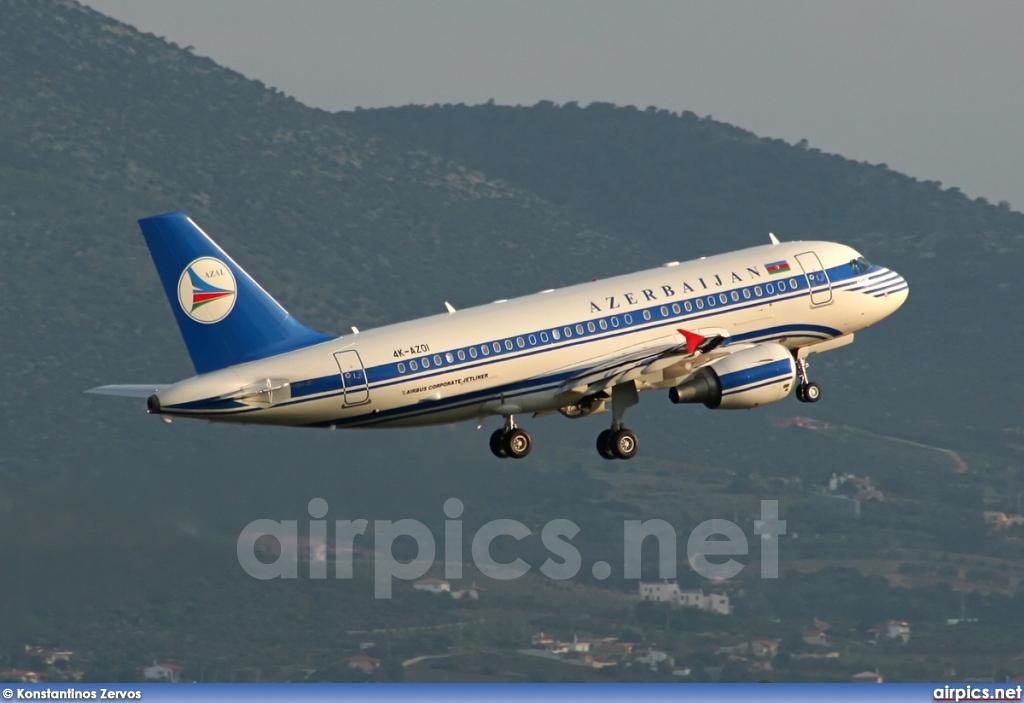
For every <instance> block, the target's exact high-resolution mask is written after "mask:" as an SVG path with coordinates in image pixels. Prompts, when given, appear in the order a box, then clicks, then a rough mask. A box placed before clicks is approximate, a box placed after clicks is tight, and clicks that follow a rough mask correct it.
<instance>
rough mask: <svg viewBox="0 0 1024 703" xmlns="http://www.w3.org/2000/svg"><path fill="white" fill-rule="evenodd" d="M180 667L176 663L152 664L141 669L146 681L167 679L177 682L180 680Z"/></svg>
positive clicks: (170, 681)
mask: <svg viewBox="0 0 1024 703" xmlns="http://www.w3.org/2000/svg"><path fill="white" fill-rule="evenodd" d="M180 673H181V667H180V666H178V665H177V664H154V665H153V666H147V667H146V668H145V669H143V670H142V676H143V678H145V679H146V680H147V681H167V682H169V683H178V681H179V680H180Z"/></svg>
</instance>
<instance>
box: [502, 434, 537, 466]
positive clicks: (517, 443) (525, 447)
mask: <svg viewBox="0 0 1024 703" xmlns="http://www.w3.org/2000/svg"><path fill="white" fill-rule="evenodd" d="M501 448H502V449H504V450H505V455H506V456H508V457H510V458H512V459H522V458H523V457H524V456H526V455H527V454H529V453H530V450H531V449H533V438H532V437H530V433H529V432H527V431H526V430H524V429H523V428H521V427H516V428H514V429H511V430H509V431H508V432H506V433H505V436H504V437H502V439H501Z"/></svg>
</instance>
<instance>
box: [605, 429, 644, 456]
mask: <svg viewBox="0 0 1024 703" xmlns="http://www.w3.org/2000/svg"><path fill="white" fill-rule="evenodd" d="M610 444H611V450H612V453H613V454H614V455H615V458H616V459H632V458H633V457H634V456H636V452H637V450H638V449H640V440H639V438H637V436H636V432H634V431H633V430H619V431H618V432H613V433H612V436H611V442H610Z"/></svg>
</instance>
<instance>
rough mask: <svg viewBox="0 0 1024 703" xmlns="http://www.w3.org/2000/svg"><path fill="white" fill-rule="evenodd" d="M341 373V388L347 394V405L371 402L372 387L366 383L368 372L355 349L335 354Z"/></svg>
mask: <svg viewBox="0 0 1024 703" xmlns="http://www.w3.org/2000/svg"><path fill="white" fill-rule="evenodd" d="M334 360H335V361H337V362H338V370H339V371H340V372H341V386H342V389H343V391H344V394H345V405H346V406H348V405H362V404H363V403H369V402H370V387H369V385H368V384H367V382H366V370H365V369H364V368H363V360H362V359H360V358H359V352H357V351H356V350H354V349H349V350H346V351H340V352H334Z"/></svg>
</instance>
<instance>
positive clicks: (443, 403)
mask: <svg viewBox="0 0 1024 703" xmlns="http://www.w3.org/2000/svg"><path fill="white" fill-rule="evenodd" d="M139 224H140V225H141V227H142V233H143V235H144V236H145V238H146V243H147V244H148V245H149V250H150V253H151V254H152V256H153V261H154V263H155V264H156V268H157V271H158V272H159V274H160V279H161V280H162V281H163V285H164V288H165V289H166V291H167V297H168V298H169V299H170V303H171V308H172V309H173V310H174V316H175V318H176V319H177V321H178V325H179V327H180V328H181V333H182V336H183V337H184V338H185V344H186V346H187V347H188V351H189V354H190V355H191V357H192V362H193V364H194V366H195V369H196V374H197V375H195V376H193V377H192V378H188V379H186V380H184V381H180V382H178V383H174V384H169V385H141V386H140V385H130V386H123V385H118V386H102V387H100V388H95V389H93V390H92V391H90V392H93V393H100V394H107V395H121V396H130V397H148V401H147V404H148V408H149V412H150V413H154V414H159V415H163V416H165V417H168V418H169V417H193V418H202V419H204V420H214V421H224V422H236V423H252V424H266V425H291V426H298V427H327V428H344V427H411V426H416V425H433V424H440V423H449V422H459V421H463V420H474V419H476V420H478V421H480V422H481V423H482V422H483V419H484V418H486V417H488V416H497V417H500V418H503V419H504V425H503V427H501V428H500V429H498V430H497V431H495V432H494V433H493V434H492V435H491V439H490V447H491V451H492V452H494V454H495V455H496V456H499V457H514V458H522V457H524V456H526V455H527V454H529V452H530V449H531V448H532V444H533V442H532V439H531V437H530V434H529V433H528V432H527V431H526V430H525V429H523V428H522V427H519V426H518V425H517V424H516V416H517V415H522V414H524V413H532V414H533V415H534V416H535V417H536V416H539V415H546V414H551V413H555V412H559V413H561V414H562V415H564V416H566V417H570V418H579V417H585V416H587V415H592V414H595V413H599V412H602V411H605V410H611V424H610V427H609V428H608V429H606V430H604V431H603V432H601V434H600V435H599V436H598V438H597V450H598V452H599V453H600V454H601V456H602V457H604V458H606V459H629V458H631V457H632V456H634V455H635V454H636V451H637V448H638V441H637V436H636V434H635V433H634V432H633V431H632V430H629V429H626V428H625V427H624V426H623V424H622V419H623V415H624V413H625V411H626V410H627V409H628V408H629V407H630V406H632V405H635V404H636V403H637V401H638V394H639V392H640V391H643V390H649V389H662V390H666V391H668V396H669V399H670V400H671V401H672V402H673V403H703V404H704V405H705V406H706V407H708V408H712V409H717V408H722V409H736V408H753V407H757V406H759V405H765V404H767V403H774V402H776V401H779V400H782V399H783V398H785V397H786V396H788V395H789V394H790V392H791V391H793V389H794V388H795V389H796V397H797V399H798V400H801V401H803V402H809V403H813V402H816V401H817V400H818V399H819V398H820V397H821V389H820V387H819V386H818V384H817V383H814V382H813V381H810V380H809V379H808V377H807V357H808V356H809V355H810V354H814V353H817V352H823V351H828V350H830V349H836V348H837V347H841V346H844V345H846V344H849V343H850V342H852V341H853V335H854V332H856V331H857V330H861V329H864V328H865V327H868V326H869V325H873V324H875V323H876V322H878V321H879V320H882V319H884V318H886V317H888V316H889V315H891V314H892V313H893V312H895V310H896V309H897V308H899V307H900V306H901V305H902V304H903V302H904V301H905V300H906V299H907V293H908V289H907V282H906V281H905V280H904V279H903V278H902V277H900V276H899V275H898V274H897V273H895V272H894V271H890V270H889V269H886V268H883V267H881V266H876V265H872V264H870V263H868V261H867V260H865V259H864V257H862V256H861V255H860V254H859V253H858V252H856V251H854V250H853V249H851V248H850V247H848V246H845V245H842V244H834V243H830V242H786V243H779V242H778V241H777V240H776V239H775V237H774V236H772V243H771V244H768V245H764V246H759V247H753V248H750V249H744V250H742V251H737V252H733V253H729V254H721V255H718V256H709V257H705V258H701V259H700V260H698V261H690V262H686V263H678V262H672V263H668V264H665V265H664V266H662V267H660V268H656V269H651V270H649V271H641V272H639V273H633V274H628V275H624V276H617V277H615V278H609V279H606V280H601V281H594V282H590V283H584V284H581V285H576V286H571V287H568V288H563V289H560V290H547V291H542V292H540V293H537V294H534V295H528V296H525V297H522V298H516V299H514V300H499V301H496V302H494V303H491V304H489V305H482V306H479V307H475V308H468V309H465V310H458V311H456V310H455V309H454V308H453V307H452V306H451V305H448V304H447V303H446V308H447V309H448V312H447V313H443V314H440V315H435V316H432V317H426V318H421V319H418V320H412V321H409V322H402V323H398V324H394V325H388V326H386V327H381V328H379V329H374V330H367V331H363V332H359V331H357V330H355V329H354V328H353V333H352V334H350V335H345V336H342V337H330V336H327V335H324V334H320V333H317V332H313V331H312V330H310V329H308V328H306V327H304V326H303V325H302V324H300V323H299V322H298V321H297V320H296V319H295V318H294V317H292V316H291V315H290V314H288V312H287V311H286V310H285V309H284V308H282V307H281V306H280V305H279V304H278V303H277V301H275V300H274V299H273V298H271V297H270V295H268V294H267V292H266V291H264V290H263V289H262V288H261V287H260V286H259V284H258V283H256V282H255V281H254V280H253V279H252V278H250V277H249V275H248V274H246V272H245V271H244V270H242V268H241V267H240V266H239V265H238V264H236V263H235V262H234V261H233V260H232V259H231V258H230V257H229V256H228V255H227V254H226V253H224V251H222V250H221V249H220V247H218V246H217V245H216V244H215V243H214V242H213V240H211V239H210V238H209V237H208V236H207V235H206V234H205V233H204V232H203V231H202V230H201V229H199V227H198V226H197V225H196V224H195V223H194V222H193V221H192V220H191V219H190V218H189V217H187V216H186V215H184V214H182V213H180V212H179V213H169V214H165V215H158V216H156V217H149V218H146V219H143V220H140V222H139Z"/></svg>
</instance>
